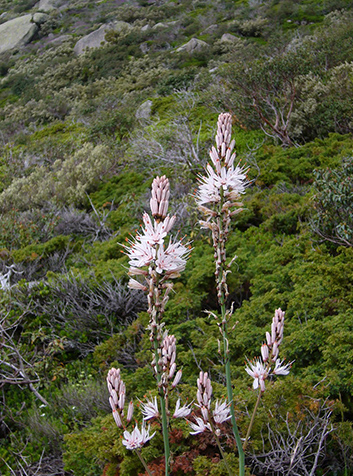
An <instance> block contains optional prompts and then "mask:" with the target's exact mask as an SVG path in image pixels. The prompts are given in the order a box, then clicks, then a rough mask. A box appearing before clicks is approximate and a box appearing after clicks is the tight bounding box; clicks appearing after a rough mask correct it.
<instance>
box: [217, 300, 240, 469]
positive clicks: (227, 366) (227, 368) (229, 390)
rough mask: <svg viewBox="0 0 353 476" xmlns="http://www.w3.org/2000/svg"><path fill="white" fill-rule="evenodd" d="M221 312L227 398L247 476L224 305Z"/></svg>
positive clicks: (235, 436) (234, 432)
mask: <svg viewBox="0 0 353 476" xmlns="http://www.w3.org/2000/svg"><path fill="white" fill-rule="evenodd" d="M221 311H222V331H223V332H222V334H223V347H224V361H225V371H226V383H227V396H228V402H229V404H230V414H231V422H232V427H233V434H234V438H235V442H236V444H237V448H238V456H239V476H244V475H245V456H244V450H243V445H242V442H241V438H240V435H239V430H238V426H237V422H236V419H235V408H234V401H233V389H232V381H231V373H230V361H229V356H228V330H227V323H226V316H225V312H226V311H225V305H224V304H223V305H222V307H221Z"/></svg>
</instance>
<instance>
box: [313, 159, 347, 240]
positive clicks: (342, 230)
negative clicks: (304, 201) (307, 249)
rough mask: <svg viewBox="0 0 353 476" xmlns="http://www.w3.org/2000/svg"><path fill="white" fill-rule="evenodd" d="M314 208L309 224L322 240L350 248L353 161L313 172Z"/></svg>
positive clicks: (345, 161)
mask: <svg viewBox="0 0 353 476" xmlns="http://www.w3.org/2000/svg"><path fill="white" fill-rule="evenodd" d="M314 175H315V182H314V187H313V188H314V198H313V201H314V208H315V212H316V213H315V214H314V216H313V217H312V221H311V225H312V228H313V231H314V232H315V233H316V234H318V235H319V236H320V237H321V238H322V239H323V240H324V241H330V242H332V243H335V244H337V245H343V246H349V247H352V246H353V216H352V210H353V159H352V157H347V158H346V159H344V160H343V161H342V165H341V167H339V168H337V169H333V170H332V169H325V170H317V171H316V172H314Z"/></svg>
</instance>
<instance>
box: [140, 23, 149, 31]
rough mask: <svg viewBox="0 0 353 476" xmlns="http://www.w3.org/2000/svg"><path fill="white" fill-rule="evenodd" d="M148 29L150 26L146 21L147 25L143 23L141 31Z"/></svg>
mask: <svg viewBox="0 0 353 476" xmlns="http://www.w3.org/2000/svg"><path fill="white" fill-rule="evenodd" d="M149 29H150V26H149V24H148V23H147V25H145V26H143V27H142V28H141V31H147V30H149Z"/></svg>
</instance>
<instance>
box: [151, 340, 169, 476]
mask: <svg viewBox="0 0 353 476" xmlns="http://www.w3.org/2000/svg"><path fill="white" fill-rule="evenodd" d="M153 344H154V358H155V361H156V376H157V385H158V393H159V403H160V408H161V416H162V433H163V443H164V456H165V476H169V474H170V473H169V460H170V447H169V431H168V420H167V409H166V406H165V399H164V393H163V389H162V388H161V387H160V381H161V375H160V370H159V365H158V361H159V355H158V347H159V346H158V342H157V338H156V335H154V340H153Z"/></svg>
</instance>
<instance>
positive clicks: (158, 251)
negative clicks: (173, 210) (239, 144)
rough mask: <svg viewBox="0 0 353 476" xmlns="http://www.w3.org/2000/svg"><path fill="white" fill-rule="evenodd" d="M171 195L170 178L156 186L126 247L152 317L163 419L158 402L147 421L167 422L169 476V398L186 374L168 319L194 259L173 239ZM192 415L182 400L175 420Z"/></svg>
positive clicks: (134, 284)
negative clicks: (179, 280) (176, 288)
mask: <svg viewBox="0 0 353 476" xmlns="http://www.w3.org/2000/svg"><path fill="white" fill-rule="evenodd" d="M169 195H170V191H169V180H168V179H167V178H166V177H165V176H163V177H156V178H155V179H154V180H153V183H152V196H151V200H150V208H151V214H152V218H151V217H150V215H149V214H148V213H145V214H144V215H143V226H142V231H140V232H139V233H137V235H136V237H135V238H134V239H132V240H128V244H127V245H125V246H124V247H125V252H126V254H127V255H128V257H129V265H130V268H129V275H130V276H131V279H130V281H129V286H130V288H133V289H140V290H143V291H145V292H146V293H147V299H148V313H149V316H150V321H149V324H148V327H147V329H148V330H149V331H150V341H151V344H152V354H153V357H152V368H153V370H154V373H155V376H156V380H157V384H158V394H159V408H160V413H159V408H158V404H157V400H155V401H154V402H153V401H149V402H148V403H147V404H146V405H143V410H142V411H143V414H144V420H146V419H149V418H153V417H160V418H161V420H162V430H163V441H164V452H165V474H166V476H168V475H169V467H170V448H169V435H168V426H169V417H170V412H169V409H168V402H169V392H170V390H171V389H173V388H175V387H176V385H177V384H178V382H179V381H180V378H181V370H179V371H176V362H175V360H176V340H175V337H174V336H168V333H167V332H166V331H165V330H164V323H163V314H164V310H165V306H166V304H167V302H168V299H169V294H170V292H171V290H172V288H173V283H172V279H174V278H176V277H178V276H179V273H180V272H182V271H183V270H184V269H185V265H186V260H187V258H188V256H189V253H190V246H189V245H188V243H186V244H184V243H182V240H178V239H172V238H168V233H169V232H170V230H171V229H172V227H173V225H174V223H175V219H176V217H175V216H170V215H168V214H167V213H168V206H169ZM190 411H191V410H190V409H189V408H188V407H185V406H184V407H180V400H178V402H177V408H176V410H175V412H174V414H173V417H175V418H178V417H184V416H187V415H188V414H189V412H190Z"/></svg>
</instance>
